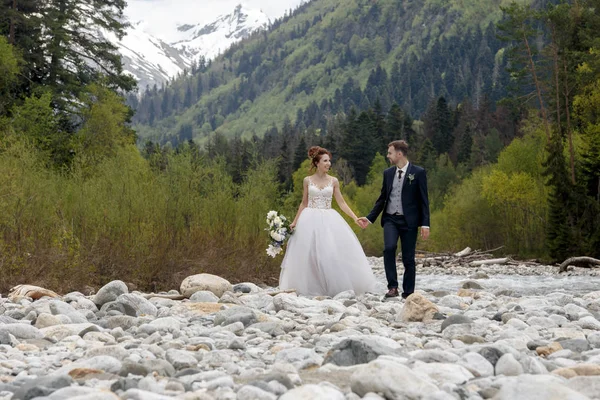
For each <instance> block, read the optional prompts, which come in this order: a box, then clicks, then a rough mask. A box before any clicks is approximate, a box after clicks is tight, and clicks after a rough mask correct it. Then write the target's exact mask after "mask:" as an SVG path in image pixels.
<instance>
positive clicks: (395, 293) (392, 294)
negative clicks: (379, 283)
mask: <svg viewBox="0 0 600 400" xmlns="http://www.w3.org/2000/svg"><path fill="white" fill-rule="evenodd" d="M398 296H399V294H398V288H391V289H390V290H388V292H387V293H386V294H385V297H386V298H388V297H398Z"/></svg>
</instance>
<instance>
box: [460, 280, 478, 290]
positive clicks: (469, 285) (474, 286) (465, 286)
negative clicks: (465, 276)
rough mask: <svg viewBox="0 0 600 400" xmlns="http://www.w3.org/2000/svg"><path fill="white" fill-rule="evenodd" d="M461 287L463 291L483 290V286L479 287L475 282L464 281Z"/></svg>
mask: <svg viewBox="0 0 600 400" xmlns="http://www.w3.org/2000/svg"><path fill="white" fill-rule="evenodd" d="M461 287H462V288H463V289H483V286H481V285H480V284H479V283H477V282H475V281H466V282H463V284H462V285H461Z"/></svg>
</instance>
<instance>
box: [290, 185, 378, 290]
mask: <svg viewBox="0 0 600 400" xmlns="http://www.w3.org/2000/svg"><path fill="white" fill-rule="evenodd" d="M332 197H333V179H331V180H330V182H329V184H328V185H327V186H325V187H324V188H319V187H317V186H316V185H315V184H313V183H312V182H311V181H310V178H309V185H308V207H307V208H305V209H304V210H303V211H302V213H301V214H300V217H299V218H298V221H297V223H296V228H295V230H294V233H293V235H291V236H290V238H289V240H288V244H287V250H286V253H285V257H284V258H283V262H282V264H281V274H280V276H279V287H280V289H296V291H297V293H298V294H300V295H306V296H321V295H326V296H335V295H336V294H338V293H340V292H343V291H346V290H354V292H355V293H356V294H357V295H359V294H362V293H365V292H374V291H376V289H375V286H376V280H375V276H374V275H373V271H371V267H370V266H369V262H368V261H367V257H366V256H365V252H364V251H363V249H362V247H361V245H360V242H359V241H358V238H357V237H356V235H355V234H354V232H353V231H352V229H351V228H350V226H349V225H348V224H347V223H346V221H345V220H344V219H343V218H342V216H341V215H340V214H339V213H338V212H337V211H335V210H333V209H332V208H331V199H332Z"/></svg>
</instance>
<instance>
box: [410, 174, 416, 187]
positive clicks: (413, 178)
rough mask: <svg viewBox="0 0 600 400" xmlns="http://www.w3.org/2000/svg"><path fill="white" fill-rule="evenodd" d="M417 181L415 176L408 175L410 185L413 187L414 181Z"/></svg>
mask: <svg viewBox="0 0 600 400" xmlns="http://www.w3.org/2000/svg"><path fill="white" fill-rule="evenodd" d="M414 180H415V174H408V184H409V185H412V181H414Z"/></svg>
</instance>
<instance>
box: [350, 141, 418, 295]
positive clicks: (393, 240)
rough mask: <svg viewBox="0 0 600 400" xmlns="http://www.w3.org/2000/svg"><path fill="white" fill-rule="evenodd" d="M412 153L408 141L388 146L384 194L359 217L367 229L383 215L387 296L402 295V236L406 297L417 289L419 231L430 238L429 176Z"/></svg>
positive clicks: (404, 293) (403, 284) (382, 189)
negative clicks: (398, 259) (398, 252)
mask: <svg viewBox="0 0 600 400" xmlns="http://www.w3.org/2000/svg"><path fill="white" fill-rule="evenodd" d="M407 156H408V143H406V142H405V141H404V140H395V141H393V142H391V143H390V144H389V145H388V153H387V158H388V160H390V163H391V164H392V165H393V166H392V168H388V169H386V170H385V171H384V172H383V186H382V187H381V195H380V196H379V198H378V199H377V201H376V202H375V206H374V207H373V210H371V212H370V213H369V215H367V216H366V217H361V218H359V223H360V224H361V226H362V227H363V229H364V228H366V227H367V226H368V225H369V223H374V222H375V220H376V219H377V217H378V216H379V214H380V213H381V212H382V211H383V216H382V217H381V226H383V242H384V250H383V263H384V266H385V275H386V277H387V281H388V289H389V291H388V292H387V293H386V294H385V297H398V295H399V293H398V272H397V271H396V248H397V246H398V239H400V244H401V246H402V264H404V276H403V279H402V298H404V299H406V298H407V297H408V296H410V295H411V294H412V293H413V292H414V291H415V274H416V268H415V266H416V262H415V249H416V246H417V230H418V228H419V227H421V237H422V238H423V239H425V240H427V238H428V237H429V199H428V197H427V176H426V174H425V170H424V169H423V168H421V167H418V166H416V165H413V164H411V163H410V162H408V159H407V158H406V157H407Z"/></svg>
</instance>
